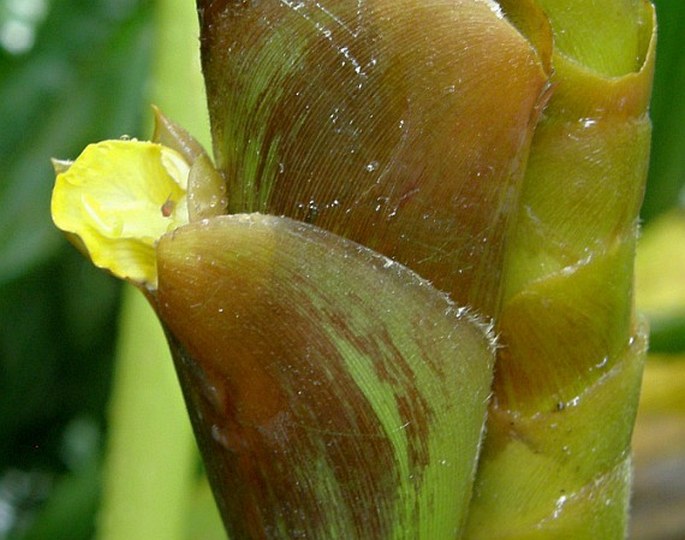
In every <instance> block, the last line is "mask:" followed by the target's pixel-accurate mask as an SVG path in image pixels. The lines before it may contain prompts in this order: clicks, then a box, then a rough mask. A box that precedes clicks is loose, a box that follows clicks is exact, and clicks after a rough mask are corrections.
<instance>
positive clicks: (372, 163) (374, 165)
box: [365, 160, 378, 172]
mask: <svg viewBox="0 0 685 540" xmlns="http://www.w3.org/2000/svg"><path fill="white" fill-rule="evenodd" d="M365 169H366V171H367V172H373V171H375V170H376V169H378V161H376V160H374V161H370V162H369V163H367V164H366V167H365Z"/></svg>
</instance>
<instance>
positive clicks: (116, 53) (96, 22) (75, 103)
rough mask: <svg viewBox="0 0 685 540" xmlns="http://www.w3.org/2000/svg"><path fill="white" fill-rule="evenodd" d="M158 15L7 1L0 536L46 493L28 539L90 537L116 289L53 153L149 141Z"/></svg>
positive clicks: (81, 1) (70, 1)
mask: <svg viewBox="0 0 685 540" xmlns="http://www.w3.org/2000/svg"><path fill="white" fill-rule="evenodd" d="M151 13H152V2H150V1H146V0H95V1H93V0H0V160H1V161H2V164H3V167H2V172H1V173H0V321H1V323H0V538H8V537H11V538H20V537H23V535H21V534H19V533H20V532H21V531H22V530H24V529H25V528H27V526H28V524H29V523H31V522H32V520H33V519H34V517H35V510H36V509H37V508H39V506H40V505H41V503H43V502H44V501H45V500H48V499H49V500H50V502H49V503H48V505H47V506H45V508H44V512H43V513H42V514H41V517H40V518H39V520H38V522H36V529H35V530H34V532H32V533H31V534H29V535H28V536H27V538H70V539H74V540H77V539H79V538H89V537H91V536H92V527H93V514H94V510H95V508H96V504H97V493H98V481H99V480H98V473H97V471H98V467H97V462H98V456H99V452H100V449H101V446H102V438H103V429H104V407H105V404H106V401H107V396H108V391H109V384H110V378H111V358H112V350H113V345H114V340H115V338H116V335H115V331H114V330H113V329H114V328H115V320H116V313H117V307H118V297H119V290H120V289H119V286H118V285H117V284H116V283H115V282H114V280H112V279H111V278H109V277H108V276H107V275H105V274H103V273H102V272H99V271H97V270H96V269H95V268H93V267H92V266H91V265H89V264H88V263H87V262H86V261H85V260H84V259H83V258H82V257H81V256H80V255H79V254H78V253H76V252H75V250H74V249H73V248H72V247H71V246H68V245H67V243H66V242H65V241H64V240H63V238H62V237H61V235H60V234H58V233H57V231H56V230H55V229H54V227H53V225H52V222H51V220H50V213H49V210H48V209H49V198H50V191H51V188H52V183H53V173H52V170H51V166H50V162H49V158H50V157H51V156H55V157H60V158H66V157H71V158H73V157H76V155H78V153H79V152H80V151H81V149H82V148H83V147H84V146H85V145H86V144H87V143H89V142H90V141H93V140H101V139H104V138H112V137H119V136H120V135H121V134H130V135H138V134H139V132H140V125H141V118H142V116H141V113H142V112H143V111H145V109H144V108H143V103H145V101H146V100H145V99H144V95H145V91H146V82H147V73H148V70H149V63H150V58H151V42H152V31H153V27H152V17H151ZM51 495H54V496H53V497H51ZM10 531H14V532H13V533H12V534H11V535H10ZM41 531H42V532H41ZM57 531H59V532H57Z"/></svg>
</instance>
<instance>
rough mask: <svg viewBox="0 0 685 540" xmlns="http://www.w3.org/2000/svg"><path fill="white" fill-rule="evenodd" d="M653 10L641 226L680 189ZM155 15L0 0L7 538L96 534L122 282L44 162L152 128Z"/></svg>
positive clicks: (150, 4)
mask: <svg viewBox="0 0 685 540" xmlns="http://www.w3.org/2000/svg"><path fill="white" fill-rule="evenodd" d="M188 1H189V2H190V1H192V0H188ZM656 4H657V9H658V14H659V19H660V36H659V38H660V40H659V48H658V60H657V66H658V67H657V76H656V81H655V84H656V86H655V94H654V101H653V112H652V115H653V119H654V124H655V130H654V143H653V153H652V163H651V169H650V178H649V183H648V192H647V195H646V199H645V207H644V210H643V217H644V219H645V221H646V223H647V227H649V222H650V221H652V220H654V219H656V218H657V217H658V216H659V215H660V214H662V213H664V212H665V211H668V210H672V209H673V208H674V207H675V206H677V205H678V204H681V203H682V202H683V186H684V185H685V55H683V54H682V50H683V44H682V42H683V37H682V36H685V2H683V1H682V0H657V1H656ZM153 15H154V1H153V0H0V159H1V161H2V163H3V169H2V173H0V540H3V539H9V538H11V539H16V540H18V539H47V538H50V539H59V538H65V539H66V538H68V539H70V540H79V539H86V538H90V537H92V535H93V530H94V519H95V517H94V516H95V512H96V510H97V507H98V493H99V487H100V462H101V450H102V443H103V439H104V435H105V433H106V422H105V408H106V405H107V401H108V396H109V388H110V383H111V374H112V356H113V348H114V342H115V338H116V336H115V330H114V329H115V328H116V315H117V310H118V307H119V299H120V288H119V286H118V285H117V284H116V283H115V282H114V280H113V279H111V278H109V277H108V276H107V275H105V274H104V273H102V272H99V271H97V270H96V269H94V268H93V267H92V266H91V265H90V263H88V262H86V260H85V258H83V257H81V256H80V255H79V254H78V253H77V252H76V251H75V250H74V249H73V248H72V247H71V246H69V245H68V244H67V243H66V241H65V240H64V239H63V238H62V236H61V235H60V234H59V233H58V232H57V231H56V230H55V229H54V228H53V226H52V223H51V221H50V213H49V198H50V190H51V187H52V183H53V174H52V170H51V166H50V163H49V158H50V157H59V158H74V157H76V155H77V154H78V153H79V152H80V150H81V149H82V148H83V147H84V146H85V145H86V144H88V143H89V142H93V141H98V140H102V139H105V138H113V137H119V136H120V135H122V134H129V135H133V136H141V137H144V136H145V135H146V134H145V133H144V132H143V131H142V129H141V128H142V126H143V125H144V119H146V118H147V116H148V111H149V109H148V99H147V97H146V96H147V92H148V86H149V83H150V73H151V59H152V57H153V51H152V43H153V37H154V17H153ZM680 338H681V339H680V343H683V341H684V340H683V339H682V336H680Z"/></svg>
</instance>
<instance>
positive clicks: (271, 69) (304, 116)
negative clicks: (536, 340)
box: [202, 0, 547, 315]
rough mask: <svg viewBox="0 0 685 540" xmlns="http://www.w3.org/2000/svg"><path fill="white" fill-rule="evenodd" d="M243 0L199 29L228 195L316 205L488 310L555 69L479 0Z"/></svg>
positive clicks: (310, 216) (319, 212)
mask: <svg viewBox="0 0 685 540" xmlns="http://www.w3.org/2000/svg"><path fill="white" fill-rule="evenodd" d="M240 5H241V8H240V9H239V10H238V9H236V8H235V7H232V6H233V4H231V3H230V2H229V3H227V2H221V3H217V4H215V3H212V4H211V9H205V13H204V17H203V31H202V43H203V49H202V51H203V65H204V71H205V76H206V79H207V88H208V95H209V105H210V115H211V120H212V130H213V135H214V141H215V152H216V155H217V159H218V164H219V167H220V168H222V169H223V170H224V172H225V174H226V178H228V179H229V184H230V185H229V192H230V195H229V201H231V202H230V204H231V205H233V206H231V207H230V208H229V211H230V212H236V213H237V212H245V211H254V210H258V211H261V212H265V213H271V214H274V215H288V216H291V217H294V218H296V219H301V220H307V221H311V222H313V223H315V224H316V225H318V226H321V227H323V228H326V229H329V230H332V231H334V232H336V233H338V234H341V235H343V236H346V237H349V238H351V239H354V240H355V241H358V242H360V243H362V244H364V245H366V246H368V247H370V248H372V249H374V250H376V251H379V252H381V253H383V254H385V255H388V256H391V257H392V258H394V259H396V260H397V261H399V262H401V263H403V264H406V265H407V266H409V267H410V268H412V269H413V270H415V271H416V272H418V273H419V274H420V275H422V276H423V277H425V278H427V279H430V280H431V281H433V283H434V284H435V285H436V287H437V288H439V289H440V290H445V291H448V292H450V293H451V295H452V297H453V298H454V299H455V301H457V302H458V303H460V304H469V305H473V306H474V307H475V308H477V309H480V310H481V311H483V312H485V313H487V314H490V315H492V314H494V312H495V310H496V305H497V302H498V297H499V288H500V285H499V284H500V267H501V257H502V245H503V240H504V236H505V235H506V231H507V228H508V216H509V215H510V213H511V211H512V210H513V209H514V208H516V204H517V193H518V185H519V179H520V177H521V174H522V170H523V168H524V166H525V161H526V158H527V151H528V145H529V142H530V137H531V134H532V131H533V128H534V125H535V123H536V122H535V120H536V119H537V115H538V114H539V112H540V111H539V100H540V99H542V98H541V96H542V94H543V91H544V89H545V85H546V83H547V79H546V75H545V73H544V70H543V68H542V66H541V64H540V62H539V61H538V58H537V56H536V54H535V51H534V50H533V48H532V47H531V46H530V45H529V44H528V43H527V42H526V40H525V39H524V38H523V37H522V36H521V35H520V34H519V33H518V32H517V31H516V30H515V29H514V28H513V27H511V26H510V25H509V23H508V22H507V21H504V20H500V19H498V18H497V17H496V16H495V14H494V13H492V11H491V10H490V8H489V7H488V6H487V4H486V3H484V2H455V1H452V0H450V1H447V0H442V1H438V2H429V3H426V2H418V1H416V0H403V1H397V0H395V1H393V2H389V1H379V0H377V1H373V0H371V1H366V2H353V1H340V0H338V1H332V0H329V1H320V2H306V1H303V2H289V1H276V0H271V1H269V0H264V1H261V2H258V3H257V2H255V3H250V5H249V6H248V3H241V4H240ZM219 6H221V7H219ZM260 189H262V190H263V192H264V194H265V197H264V199H263V200H262V201H261V202H255V201H254V200H251V199H249V197H248V196H247V195H246V194H245V193H244V190H246V191H247V192H253V191H254V190H260Z"/></svg>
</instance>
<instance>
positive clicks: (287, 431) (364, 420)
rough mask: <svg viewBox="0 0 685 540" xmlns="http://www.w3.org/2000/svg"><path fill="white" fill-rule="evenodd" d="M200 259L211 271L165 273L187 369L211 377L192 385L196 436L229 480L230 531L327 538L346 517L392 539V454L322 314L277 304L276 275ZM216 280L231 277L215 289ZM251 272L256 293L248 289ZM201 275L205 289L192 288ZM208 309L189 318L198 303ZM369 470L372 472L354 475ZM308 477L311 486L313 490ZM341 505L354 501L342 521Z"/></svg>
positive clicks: (164, 291)
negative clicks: (325, 483) (335, 503)
mask: <svg viewBox="0 0 685 540" xmlns="http://www.w3.org/2000/svg"><path fill="white" fill-rule="evenodd" d="M225 249H226V250H227V251H229V252H230V246H226V247H225ZM207 251H209V250H207ZM193 255H195V254H193ZM201 257H202V259H204V261H206V262H203V261H200V262H198V261H196V260H195V259H192V260H189V261H188V265H187V266H186V267H183V266H179V265H178V263H179V261H178V260H175V261H174V262H175V263H176V264H175V266H174V267H173V271H172V272H171V273H169V272H168V271H167V268H165V267H164V264H163V263H162V265H160V287H159V302H160V311H161V313H162V318H163V319H165V320H166V321H167V322H168V324H169V327H170V329H171V330H172V333H173V334H174V335H175V336H176V338H177V339H178V341H179V342H180V343H183V344H185V347H184V349H185V350H186V351H187V355H186V356H185V358H186V362H187V363H190V364H191V365H192V364H193V363H197V366H196V373H197V372H200V373H202V375H201V376H200V377H199V378H196V379H195V380H190V381H185V384H184V386H186V387H187V388H189V389H190V392H191V393H190V401H191V403H192V407H190V409H191V410H195V411H200V414H201V415H202V424H201V425H202V426H203V428H202V429H200V430H197V428H198V426H197V425H196V430H197V434H198V438H199V439H200V440H202V441H203V443H202V446H203V450H204V455H205V457H206V459H209V460H210V461H214V466H213V467H211V466H210V467H209V470H210V474H214V475H218V476H220V478H216V479H215V482H214V489H215V490H218V493H217V498H218V499H219V501H220V504H221V505H222V506H223V510H224V512H225V514H224V515H225V516H226V517H227V520H226V525H227V527H228V528H229V532H230V534H231V535H232V537H235V538H270V537H284V536H283V534H284V532H286V533H287V534H288V535H289V536H291V537H298V536H302V537H313V538H316V537H321V534H322V533H325V531H326V530H327V522H326V520H327V519H328V518H329V517H330V516H331V515H336V514H338V515H339V516H340V521H341V522H342V523H348V524H349V523H352V524H354V525H355V526H356V530H354V532H355V536H357V537H359V538H384V537H386V536H387V535H388V534H389V532H390V530H391V528H392V524H393V521H394V520H393V516H392V513H391V512H389V511H388V510H391V509H392V505H391V504H390V505H383V501H384V500H389V501H391V502H392V501H393V499H394V496H395V495H394V493H393V489H394V488H395V486H396V479H395V475H396V470H395V467H394V457H393V451H392V448H391V447H390V445H389V443H388V440H387V438H386V437H385V434H384V432H383V430H382V428H381V426H380V425H379V423H378V421H377V419H376V416H375V414H374V412H373V410H371V409H370V406H369V404H368V402H367V400H366V399H365V397H364V395H363V394H362V393H361V391H360V389H359V388H358V387H357V385H356V384H355V383H354V381H353V380H351V378H350V376H349V374H348V373H347V372H346V370H345V369H344V368H345V366H344V363H343V362H342V361H341V359H340V357H339V353H338V351H337V349H336V348H335V344H333V343H331V342H330V340H329V338H328V336H326V335H324V334H321V333H318V332H317V331H316V329H317V325H312V324H311V320H316V318H317V317H318V316H319V314H318V313H317V312H316V311H313V310H312V309H311V308H309V307H308V306H307V302H306V300H302V301H301V302H300V301H299V300H298V299H297V298H292V306H290V308H288V306H287V305H286V304H285V303H284V302H282V301H280V300H277V299H276V298H274V295H278V293H279V291H278V287H276V288H275V289H276V290H274V287H272V286H270V285H269V284H267V283H266V281H267V280H270V276H259V277H256V276H254V275H250V272H251V269H250V268H249V261H245V265H244V266H243V265H241V264H240V262H238V261H235V262H236V263H237V266H236V267H233V268H230V267H225V266H224V267H215V266H212V263H211V262H210V260H211V259H210V257H209V254H208V253H207V252H205V251H203V252H202V255H201ZM162 261H164V259H163V258H162ZM213 272H226V273H227V274H228V276H227V275H223V276H222V277H221V278H219V277H218V276H217V281H214V280H213V279H212V277H211V276H212V273H213ZM244 275H248V276H249V278H248V281H251V283H250V284H249V285H248V284H245V283H241V281H242V280H241V278H240V276H244ZM194 276H195V278H196V279H197V280H198V281H197V282H196V283H195V284H189V283H187V282H186V280H188V279H193V277H194ZM200 276H201V277H200ZM260 278H262V279H264V283H263V285H260V284H259V281H261V279H260ZM219 279H220V281H219ZM178 280H181V281H180V282H179V281H178ZM271 283H272V284H273V283H278V279H277V278H274V279H273V280H272V281H271ZM260 290H261V292H262V293H263V294H260V295H255V296H253V294H254V293H255V292H257V291H260ZM198 292H203V293H206V294H202V296H201V298H198V297H197V296H195V295H196V294H197V293H198ZM288 292H289V293H292V290H289V291H288ZM198 303H201V305H196V306H195V309H194V310H192V311H191V313H192V315H191V316H190V317H188V316H187V314H188V309H187V306H193V305H194V304H198ZM303 308H304V309H303ZM222 309H223V310H225V311H224V313H223V314H222V313H220V310H222ZM178 313H184V315H185V316H184V317H178V316H176V314H178ZM222 315H223V316H222ZM178 350H179V349H177V351H178ZM180 350H182V349H180ZM189 359H192V360H189ZM181 373H182V374H183V373H186V377H187V376H188V375H187V373H188V371H187V370H186V371H184V370H181ZM182 378H183V375H182ZM217 393H218V394H220V396H221V398H220V399H219V400H218V401H217V398H216V395H217ZM208 430H209V431H208ZM217 445H219V446H223V448H217ZM321 456H325V463H324V464H323V466H324V467H327V468H330V470H331V471H332V473H333V475H334V477H335V479H334V481H335V484H336V486H337V487H339V489H340V491H341V493H340V495H339V496H338V497H335V496H331V497H330V500H326V497H325V496H326V491H325V490H323V489H324V488H323V487H320V488H319V489H321V490H322V491H320V492H317V491H316V485H317V483H319V482H320V480H321V476H322V475H323V476H325V475H326V474H327V472H326V471H323V472H322V471H318V470H317V463H316V460H317V459H320V458H321ZM369 463H375V464H377V466H376V467H375V468H373V469H371V468H369ZM359 471H364V472H365V473H366V474H365V475H360V476H354V473H355V472H359ZM308 478H309V481H310V482H311V484H310V485H303V484H304V483H305V482H307V479H308ZM317 494H318V495H321V496H322V498H321V499H317V498H316V495H317ZM333 495H335V494H333ZM331 500H342V501H345V502H346V503H348V504H347V505H346V506H345V507H339V508H336V509H335V511H334V512H332V511H331V508H330V507H329V505H330V504H331ZM303 509H306V513H305V512H303ZM374 509H376V510H374ZM279 530H280V531H281V533H280V535H279V533H278V531H279ZM331 530H335V529H334V528H331ZM343 530H346V531H348V533H349V532H351V530H350V529H349V528H347V529H343Z"/></svg>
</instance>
